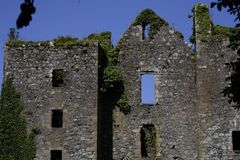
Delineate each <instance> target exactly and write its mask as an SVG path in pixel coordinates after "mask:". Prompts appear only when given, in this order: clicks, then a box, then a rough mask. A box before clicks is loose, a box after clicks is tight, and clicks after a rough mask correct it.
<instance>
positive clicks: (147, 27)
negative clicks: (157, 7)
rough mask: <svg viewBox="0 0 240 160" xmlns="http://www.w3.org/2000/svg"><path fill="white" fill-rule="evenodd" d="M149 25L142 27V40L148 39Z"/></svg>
mask: <svg viewBox="0 0 240 160" xmlns="http://www.w3.org/2000/svg"><path fill="white" fill-rule="evenodd" d="M150 30H151V26H150V24H146V25H144V26H143V39H148V38H149V37H150Z"/></svg>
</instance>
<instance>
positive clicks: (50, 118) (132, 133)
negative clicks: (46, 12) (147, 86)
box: [4, 5, 240, 160]
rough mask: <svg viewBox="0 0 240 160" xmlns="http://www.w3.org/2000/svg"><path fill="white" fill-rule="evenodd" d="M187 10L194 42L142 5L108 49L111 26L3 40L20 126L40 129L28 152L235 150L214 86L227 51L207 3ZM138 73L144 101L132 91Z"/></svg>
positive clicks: (225, 106)
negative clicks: (149, 82) (81, 33)
mask: <svg viewBox="0 0 240 160" xmlns="http://www.w3.org/2000/svg"><path fill="white" fill-rule="evenodd" d="M193 13H194V15H193V17H194V18H193V22H194V24H193V26H194V27H193V36H192V41H193V42H194V43H195V49H192V48H189V47H188V46H187V45H186V44H185V43H184V41H183V39H182V36H181V34H180V33H179V32H177V31H175V30H174V29H172V28H171V27H169V26H168V23H167V22H165V21H164V20H163V19H161V18H160V17H158V16H157V15H156V14H155V13H154V12H153V11H151V10H149V9H147V10H145V11H143V12H142V13H141V14H140V15H139V16H138V17H137V18H136V20H135V21H134V22H133V23H132V25H131V26H130V27H129V28H128V30H127V31H126V32H125V33H124V35H123V37H122V38H121V40H120V42H119V44H118V45H117V46H115V48H114V47H113V46H112V44H111V34H110V33H101V34H93V35H90V36H89V37H87V38H85V39H83V40H78V39H74V38H69V37H68V38H66V37H65V38H63V37H61V38H59V39H55V40H53V41H44V42H23V41H9V42H7V44H6V46H5V57H4V75H5V78H6V77H12V78H13V83H14V86H15V87H16V90H17V91H18V92H19V93H20V94H21V100H22V103H23V105H24V107H25V109H24V111H23V115H24V117H25V118H26V121H27V125H28V128H31V127H33V126H35V127H36V126H37V127H38V128H39V130H40V132H39V134H38V135H36V146H37V153H36V158H35V159H36V160H90V159H99V160H100V159H101V160H111V159H116V160H122V159H124V160H127V159H129V160H138V159H150V160H154V159H159V160H160V159H163V160H171V159H173V160H174V159H177V160H197V159H198V160H214V159H216V160H217V159H221V160H228V159H234V160H236V159H240V158H239V157H240V141H239V138H238V137H239V136H240V123H239V122H240V120H239V119H240V116H239V114H238V112H237V111H236V110H234V108H233V107H231V104H229V103H228V99H227V98H226V97H224V96H223V94H222V91H223V89H224V87H225V86H226V85H227V82H226V80H225V78H226V77H227V76H228V75H229V74H230V70H229V69H228V68H227V67H226V66H225V64H226V63H227V62H231V61H233V60H234V59H235V58H236V53H235V52H234V51H232V50H231V49H230V48H228V47H227V46H228V44H229V39H228V37H227V35H224V34H223V33H222V32H221V28H223V27H221V26H214V25H213V24H212V22H211V19H210V17H209V15H208V7H207V6H206V5H197V6H195V7H194V9H193ZM147 29H149V32H147V31H146V30H147ZM145 75H150V76H152V77H154V93H153V95H154V97H153V98H154V100H153V102H151V103H145V102H144V101H143V100H142V98H141V94H142V85H143V84H142V83H141V81H142V77H144V76H145ZM237 157H238V158H237Z"/></svg>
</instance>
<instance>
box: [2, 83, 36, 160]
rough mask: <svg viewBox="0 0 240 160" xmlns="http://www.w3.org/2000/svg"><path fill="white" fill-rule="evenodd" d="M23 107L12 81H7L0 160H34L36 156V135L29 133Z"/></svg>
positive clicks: (4, 88) (4, 95) (3, 107)
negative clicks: (22, 114) (22, 112)
mask: <svg viewBox="0 0 240 160" xmlns="http://www.w3.org/2000/svg"><path fill="white" fill-rule="evenodd" d="M22 110H23V106H22V104H21V102H20V96H19V94H17V93H16V91H15V88H14V86H13V84H12V80H11V79H6V81H5V82H4V84H3V87H2V95H1V100H0V160H32V159H33V158H34V156H35V150H36V149H35V143H34V133H33V132H32V131H30V133H28V131H27V127H26V123H25V120H24V118H23V117H22V116H21V111H22Z"/></svg>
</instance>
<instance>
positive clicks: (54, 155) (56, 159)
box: [51, 150, 62, 160]
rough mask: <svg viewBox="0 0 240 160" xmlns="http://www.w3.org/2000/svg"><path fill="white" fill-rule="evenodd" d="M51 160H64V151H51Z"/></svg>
mask: <svg viewBox="0 0 240 160" xmlns="http://www.w3.org/2000/svg"><path fill="white" fill-rule="evenodd" d="M51 160H62V150H51Z"/></svg>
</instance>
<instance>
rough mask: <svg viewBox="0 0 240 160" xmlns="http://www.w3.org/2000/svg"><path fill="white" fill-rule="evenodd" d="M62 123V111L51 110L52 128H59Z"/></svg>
mask: <svg viewBox="0 0 240 160" xmlns="http://www.w3.org/2000/svg"><path fill="white" fill-rule="evenodd" d="M62 123H63V111H62V110H52V127H54V128H61V127H62Z"/></svg>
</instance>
